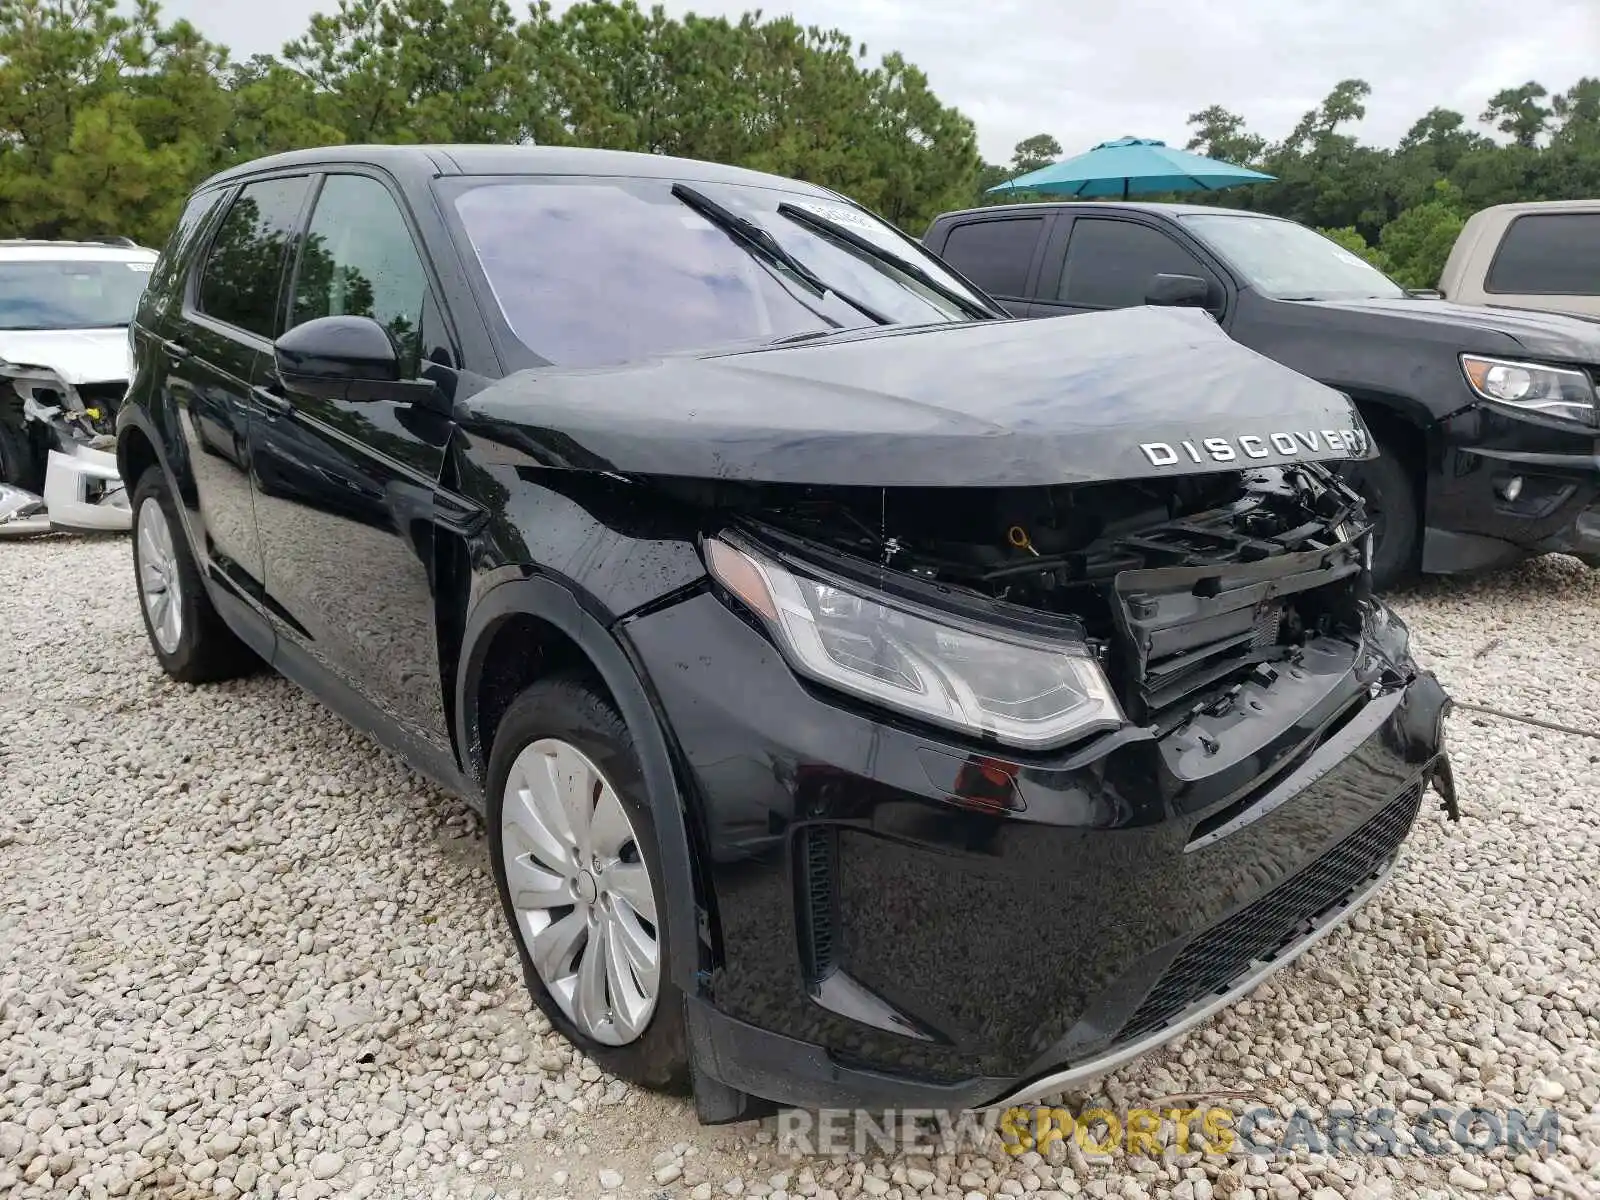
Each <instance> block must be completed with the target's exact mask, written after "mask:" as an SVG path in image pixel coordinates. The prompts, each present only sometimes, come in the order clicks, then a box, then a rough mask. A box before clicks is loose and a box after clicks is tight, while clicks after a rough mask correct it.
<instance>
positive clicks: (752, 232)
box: [672, 183, 893, 325]
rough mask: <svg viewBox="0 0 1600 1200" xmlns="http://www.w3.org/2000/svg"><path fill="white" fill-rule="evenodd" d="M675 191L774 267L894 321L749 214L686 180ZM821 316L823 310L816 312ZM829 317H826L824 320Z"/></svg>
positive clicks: (877, 319) (876, 319) (875, 317)
mask: <svg viewBox="0 0 1600 1200" xmlns="http://www.w3.org/2000/svg"><path fill="white" fill-rule="evenodd" d="M672 195H673V197H674V198H675V199H677V200H680V201H681V202H683V203H684V204H687V205H688V206H689V207H690V208H692V209H694V211H695V212H697V213H699V214H700V215H701V216H702V217H704V218H705V219H706V220H707V221H710V222H711V223H712V224H713V225H715V226H716V227H717V228H718V229H720V230H722V232H723V233H725V234H727V235H728V236H729V237H730V238H732V239H733V240H734V241H735V242H737V243H738V244H739V245H740V246H742V247H744V248H745V249H746V250H747V251H749V252H750V253H751V254H753V255H755V256H756V257H757V258H759V259H761V260H762V261H763V262H766V263H768V264H770V265H772V266H774V267H778V268H780V269H781V270H784V271H787V272H789V274H791V275H793V276H794V277H795V278H796V279H798V280H799V281H800V282H801V283H803V284H804V285H805V286H806V287H807V288H808V289H809V290H810V291H812V292H815V293H816V294H817V296H819V297H821V296H826V295H827V294H828V293H829V292H832V293H833V294H834V295H835V296H837V297H838V298H839V299H841V300H843V301H844V302H845V303H846V304H848V305H849V306H850V307H851V308H853V309H855V310H856V311H857V312H859V313H861V315H862V316H864V317H866V318H867V319H868V320H869V321H872V322H873V323H874V324H877V325H890V324H893V322H892V321H891V320H890V319H889V318H888V317H886V316H884V315H883V314H882V313H881V312H879V311H878V310H877V309H875V308H872V307H871V306H869V305H867V304H866V303H864V302H863V301H860V300H857V299H856V298H855V297H853V296H850V295H847V294H846V293H844V292H841V291H840V290H839V289H838V288H836V287H833V286H831V285H829V284H826V283H824V282H823V281H822V280H821V279H819V278H818V277H817V273H816V272H815V271H813V270H812V269H811V268H810V267H808V266H806V265H805V263H803V262H801V261H800V260H799V259H798V258H796V257H795V256H794V255H792V254H790V253H789V252H788V251H787V250H785V249H784V248H783V245H782V243H780V242H779V241H778V239H777V238H775V237H773V236H772V234H771V232H770V231H769V230H766V229H763V228H762V227H761V226H760V224H758V223H757V222H755V221H752V220H751V219H750V218H749V217H741V216H740V215H739V214H738V213H736V212H734V211H732V210H731V209H727V208H724V207H723V206H722V205H720V204H718V203H717V202H716V201H715V200H713V199H712V198H711V197H710V196H708V195H706V194H705V193H704V192H701V191H697V190H696V189H694V188H692V187H690V186H689V185H688V184H686V183H675V184H673V185H672ZM817 315H818V316H821V315H822V314H820V313H819V314H817ZM828 319H829V318H827V317H823V320H828Z"/></svg>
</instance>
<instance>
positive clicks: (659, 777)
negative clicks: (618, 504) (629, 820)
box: [455, 577, 702, 996]
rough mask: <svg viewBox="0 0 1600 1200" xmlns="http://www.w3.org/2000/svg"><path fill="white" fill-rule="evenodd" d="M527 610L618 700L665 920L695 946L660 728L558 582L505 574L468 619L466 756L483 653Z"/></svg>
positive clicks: (684, 975)
mask: <svg viewBox="0 0 1600 1200" xmlns="http://www.w3.org/2000/svg"><path fill="white" fill-rule="evenodd" d="M517 616H531V617H535V618H537V619H539V620H541V621H546V622H548V623H549V624H551V625H553V626H554V627H555V628H557V629H559V630H560V631H561V632H562V633H563V634H565V635H566V636H567V637H569V638H571V639H572V641H573V642H574V643H575V644H576V645H577V646H578V648H579V649H581V650H582V651H583V653H584V655H585V656H587V658H588V660H589V662H590V663H591V664H592V665H593V666H594V669H595V671H596V672H597V673H598V674H599V676H600V678H601V680H602V681H603V682H604V683H605V685H606V688H607V690H609V691H610V693H611V696H612V698H613V699H614V700H615V701H616V704H617V709H618V711H619V712H620V713H621V715H622V719H623V720H624V721H625V722H626V723H627V726H628V732H629V734H630V735H631V736H632V738H633V746H634V750H635V752H636V753H637V754H638V755H639V764H640V768H641V771H642V774H643V776H644V783H645V790H646V792H647V793H648V796H649V800H650V808H651V813H652V815H653V816H654V818H655V827H656V840H657V842H658V843H659V845H660V849H661V859H662V861H661V869H662V872H663V875H664V879H663V882H664V885H665V891H666V895H667V898H668V903H667V909H668V911H667V920H668V922H669V925H668V927H669V929H670V930H671V937H672V944H673V945H674V946H682V947H691V946H697V945H698V944H699V941H700V937H699V928H700V916H701V911H702V906H701V904H700V900H699V896H700V892H699V889H698V887H697V885H696V875H695V870H694V858H693V855H692V853H691V851H690V847H689V833H688V816H687V813H686V811H685V806H684V800H683V794H682V792H681V790H680V789H679V787H678V781H677V775H676V773H675V771H674V770H673V765H672V754H671V751H670V750H669V748H668V744H667V738H666V734H665V732H664V731H663V728H662V725H661V721H660V719H659V717H658V716H657V715H656V710H655V706H654V705H653V704H652V703H651V701H650V696H649V693H648V691H647V690H646V688H645V684H644V681H643V679H642V678H641V676H640V674H639V672H638V670H637V669H636V668H635V666H634V664H633V662H632V661H631V660H630V658H629V656H628V654H627V652H626V650H625V649H624V647H623V646H622V644H621V643H620V642H618V640H617V639H616V638H615V637H614V636H613V635H612V633H611V632H610V631H609V630H607V629H606V628H605V627H604V626H603V625H602V624H601V623H600V622H599V621H598V620H597V619H596V618H595V617H594V616H592V615H591V614H590V613H589V612H588V611H586V610H585V608H584V607H583V606H582V605H581V604H580V603H579V602H578V599H577V597H576V596H575V595H574V594H573V593H572V592H571V591H569V590H568V589H567V588H565V587H563V586H562V585H560V584H559V583H556V582H554V581H553V580H550V579H547V578H538V577H536V578H526V579H511V580H506V581H504V582H501V583H498V584H495V585H493V586H492V587H490V588H489V589H488V590H487V591H485V592H484V593H483V594H482V596H481V597H480V598H479V600H478V602H477V604H476V605H474V607H473V609H472V611H471V613H470V614H469V615H468V617H467V622H466V628H465V630H464V636H463V638H462V645H463V647H464V648H465V649H464V653H463V654H462V656H461V663H460V667H459V668H458V670H457V678H456V706H455V710H456V736H457V739H458V744H459V745H461V746H462V747H464V748H465V749H466V757H467V759H468V761H469V762H471V761H474V760H476V761H480V762H481V761H484V760H485V755H484V750H485V748H484V747H481V746H480V745H479V744H478V735H477V729H478V700H477V697H478V682H479V680H480V678H481V677H482V674H483V665H484V656H485V654H486V652H487V650H488V648H489V646H490V644H491V643H492V642H493V640H494V634H495V631H496V630H497V629H498V628H499V627H500V625H501V624H502V623H503V622H505V621H507V620H509V619H511V618H512V617H517ZM699 961H700V955H699V954H698V953H680V954H677V955H675V956H674V963H673V969H672V981H673V983H674V984H676V985H677V987H678V988H679V990H680V991H682V992H683V993H684V994H685V995H687V996H693V995H696V994H697V993H698V991H699V983H698V976H699Z"/></svg>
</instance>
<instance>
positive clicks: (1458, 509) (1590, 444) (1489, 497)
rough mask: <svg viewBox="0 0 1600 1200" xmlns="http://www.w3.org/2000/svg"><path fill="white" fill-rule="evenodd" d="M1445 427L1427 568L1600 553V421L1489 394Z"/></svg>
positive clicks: (1448, 569)
mask: <svg viewBox="0 0 1600 1200" xmlns="http://www.w3.org/2000/svg"><path fill="white" fill-rule="evenodd" d="M1439 432H1440V442H1441V451H1440V454H1441V458H1440V461H1439V464H1438V467H1437V469H1435V470H1432V471H1431V472H1430V474H1429V476H1428V486H1427V503H1426V520H1425V525H1426V528H1425V530H1424V534H1423V543H1422V569H1423V570H1424V571H1426V572H1428V573H1430V574H1452V573H1456V572H1461V571H1474V570H1482V569H1484V568H1488V567H1496V566H1501V565H1504V564H1507V563H1511V562H1515V561H1517V560H1518V559H1520V558H1523V557H1525V556H1526V555H1528V554H1536V553H1543V552H1546V551H1559V552H1561V553H1566V554H1574V555H1577V556H1578V557H1580V558H1582V559H1584V560H1586V561H1589V562H1591V563H1592V564H1594V563H1600V431H1597V430H1591V429H1584V428H1582V427H1579V426H1576V425H1574V424H1572V423H1571V422H1568V421H1554V420H1550V419H1548V418H1545V417H1539V416H1536V415H1533V414H1524V413H1519V412H1515V411H1511V410H1507V409H1505V408H1502V407H1497V406H1494V405H1488V404H1484V405H1479V406H1476V407H1473V408H1470V409H1467V410H1466V411H1464V412H1461V413H1458V414H1456V415H1455V416H1454V417H1452V418H1450V419H1449V420H1447V421H1445V422H1443V423H1442V424H1441V425H1440V427H1439Z"/></svg>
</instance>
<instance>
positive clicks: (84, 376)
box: [0, 327, 133, 384]
mask: <svg viewBox="0 0 1600 1200" xmlns="http://www.w3.org/2000/svg"><path fill="white" fill-rule="evenodd" d="M0 361H3V362H7V363H10V364H11V365H12V366H14V367H43V368H45V369H46V370H48V371H54V372H55V373H56V374H57V375H59V376H61V378H62V380H63V381H64V382H66V383H71V384H79V383H108V382H115V381H116V380H125V379H127V378H128V377H129V375H131V374H132V365H133V364H132V359H131V356H130V353H129V350H128V331H127V329H125V328H121V327H118V328H115V329H0Z"/></svg>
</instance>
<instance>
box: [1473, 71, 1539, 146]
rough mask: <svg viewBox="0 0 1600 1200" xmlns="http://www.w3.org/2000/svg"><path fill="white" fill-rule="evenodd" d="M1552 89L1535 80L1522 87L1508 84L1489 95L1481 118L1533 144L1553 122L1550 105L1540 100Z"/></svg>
mask: <svg viewBox="0 0 1600 1200" xmlns="http://www.w3.org/2000/svg"><path fill="white" fill-rule="evenodd" d="M1549 94H1550V93H1549V92H1548V91H1547V90H1546V89H1545V86H1544V85H1543V84H1542V83H1535V82H1533V81H1532V80H1530V81H1529V82H1527V83H1525V84H1523V85H1522V86H1521V87H1514V88H1506V89H1504V90H1503V91H1499V92H1496V93H1495V94H1494V95H1493V96H1490V97H1489V103H1488V106H1487V107H1486V108H1485V109H1484V110H1483V115H1482V116H1481V117H1479V118H1478V119H1479V120H1480V121H1482V122H1483V123H1484V124H1485V125H1493V126H1494V127H1495V128H1496V129H1498V130H1499V131H1500V132H1501V133H1504V134H1507V135H1508V136H1509V137H1510V138H1511V139H1512V141H1514V142H1515V143H1516V144H1517V145H1519V146H1533V145H1535V144H1536V143H1537V142H1538V140H1539V135H1540V134H1541V133H1543V132H1544V130H1545V126H1546V125H1547V124H1549V122H1550V109H1549V107H1548V106H1546V105H1544V104H1541V103H1539V102H1540V101H1541V100H1543V99H1544V98H1545V97H1546V96H1548V95H1549Z"/></svg>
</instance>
